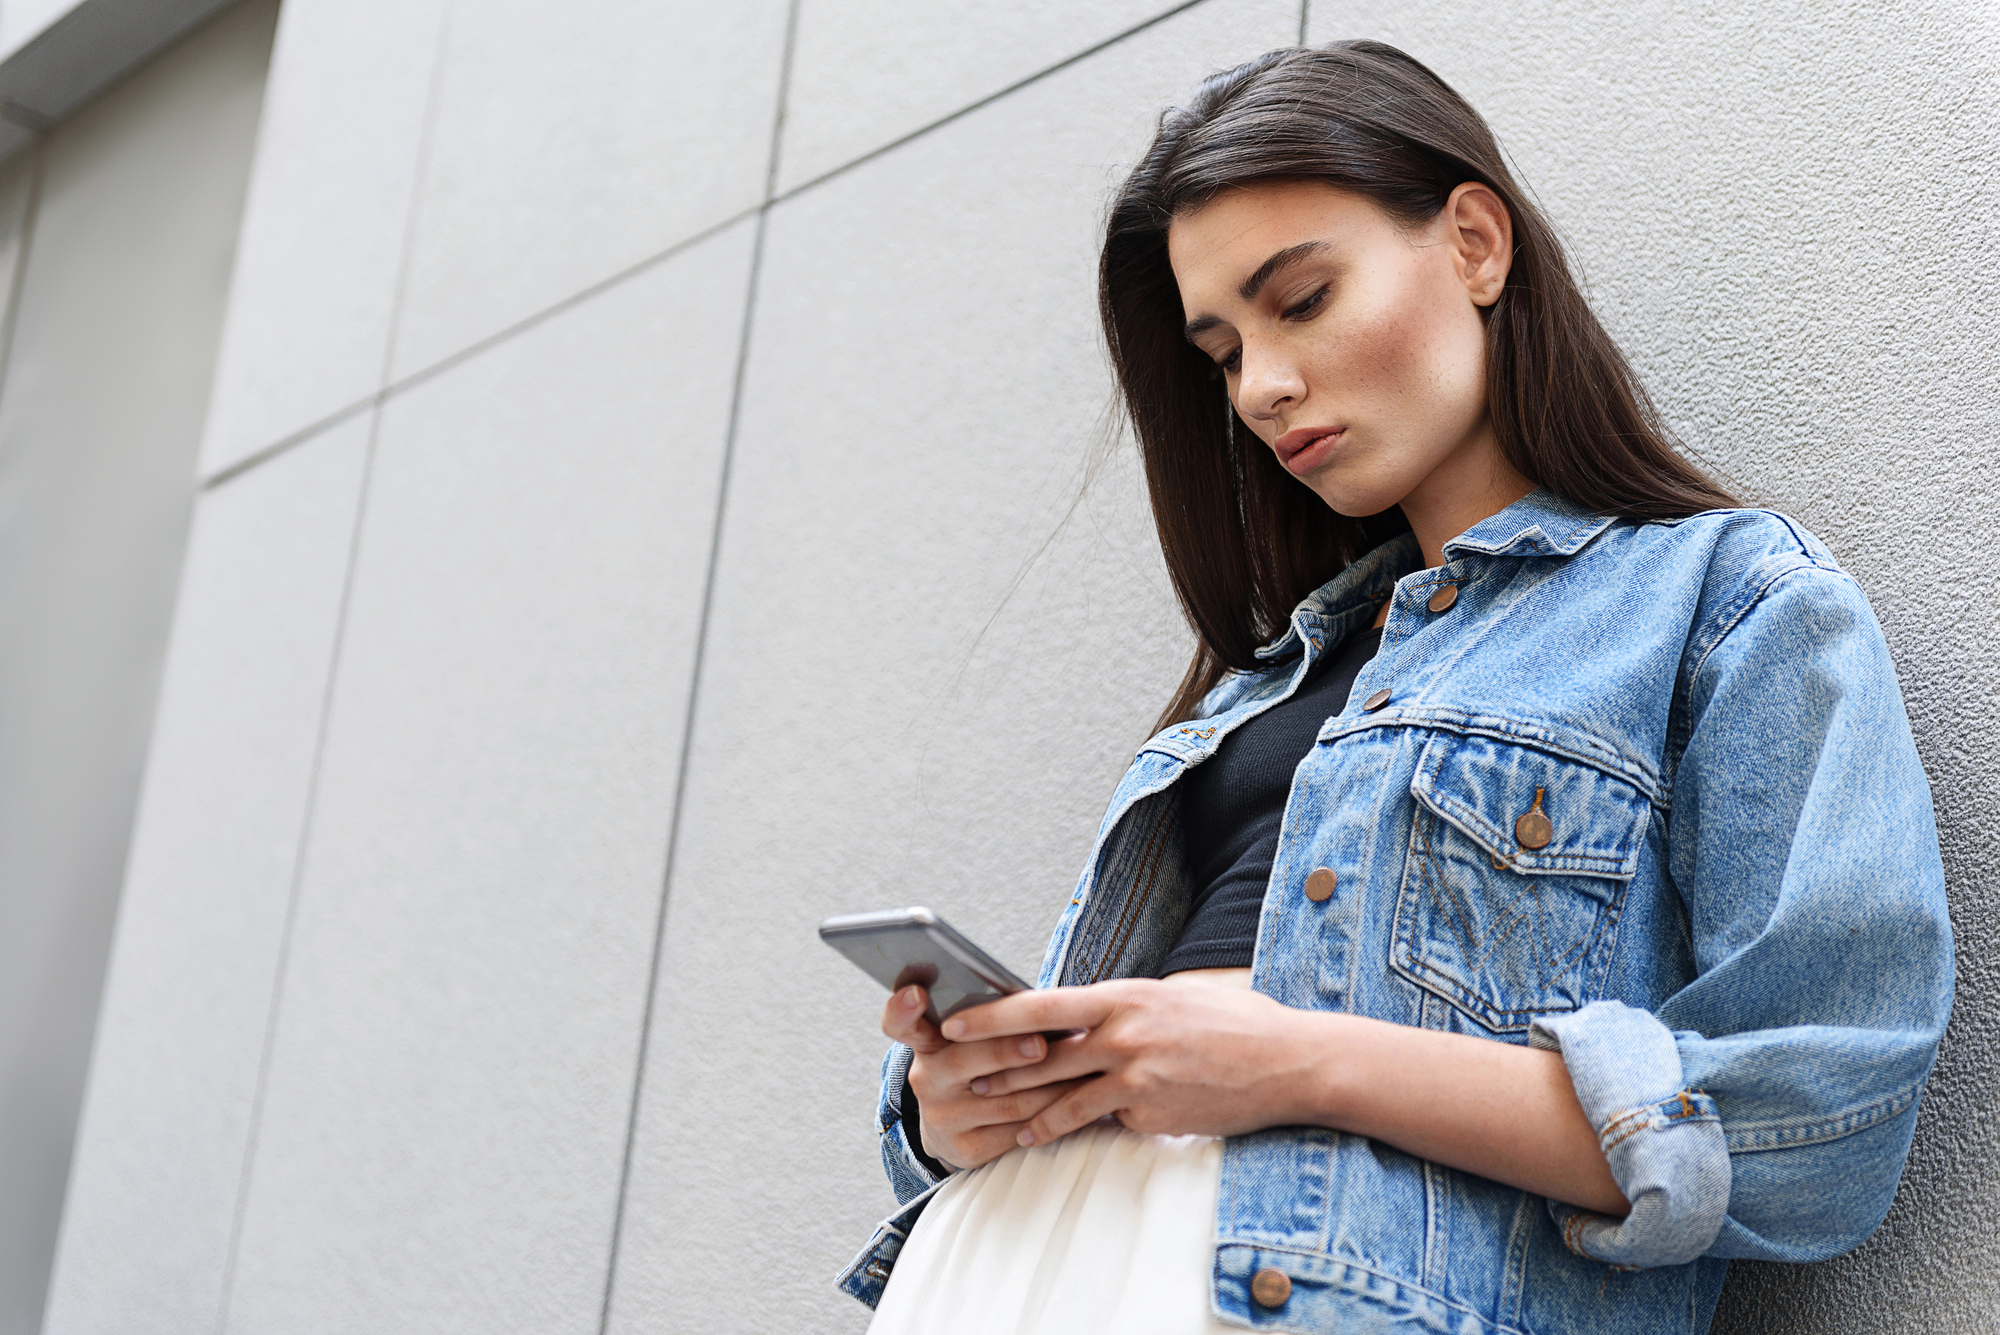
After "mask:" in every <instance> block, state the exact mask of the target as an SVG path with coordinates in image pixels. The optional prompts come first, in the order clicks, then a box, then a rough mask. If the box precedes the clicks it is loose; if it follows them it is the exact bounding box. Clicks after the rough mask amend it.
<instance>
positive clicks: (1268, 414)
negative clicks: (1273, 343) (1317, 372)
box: [1236, 347, 1306, 421]
mask: <svg viewBox="0 0 2000 1335" xmlns="http://www.w3.org/2000/svg"><path fill="white" fill-rule="evenodd" d="M1241 356H1242V358H1243V371H1242V374H1241V375H1240V376H1239V378H1238V379H1237V382H1236V399H1237V403H1238V405H1239V406H1240V407H1241V408H1242V410H1243V413H1244V415H1245V416H1246V417H1251V418H1255V419H1257V420H1259V421H1270V420H1271V419H1272V418H1274V417H1277V416H1278V415H1279V413H1281V412H1283V411H1285V410H1287V409H1290V408H1296V407H1297V406H1298V405H1299V403H1300V401H1302V400H1303V399H1304V398H1305V396H1306V386H1305V380H1304V378H1303V377H1301V376H1300V375H1299V373H1298V368H1297V367H1295V366H1293V365H1292V364H1291V362H1290V361H1289V360H1288V359H1286V358H1282V357H1274V356H1271V355H1270V354H1268V353H1262V354H1256V355H1253V354H1252V352H1251V350H1250V349H1249V348H1247V347H1246V348H1244V349H1243V351H1242V353H1241Z"/></svg>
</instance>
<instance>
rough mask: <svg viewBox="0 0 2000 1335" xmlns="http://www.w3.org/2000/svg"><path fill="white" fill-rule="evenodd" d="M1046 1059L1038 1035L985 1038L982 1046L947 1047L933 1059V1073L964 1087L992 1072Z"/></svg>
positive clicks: (1045, 1044) (1045, 1042) (1043, 1041)
mask: <svg viewBox="0 0 2000 1335" xmlns="http://www.w3.org/2000/svg"><path fill="white" fill-rule="evenodd" d="M1048 1055H1049V1041H1048V1040H1047V1039H1045V1038H1043V1037H1042V1036H1041V1035H1040V1034H1019V1035H1010V1036H1008V1037H1006V1038H989V1039H987V1040H986V1041H985V1042H983V1043H950V1044H947V1045H946V1050H945V1051H944V1052H941V1053H939V1054H938V1055H937V1060H936V1062H935V1063H934V1065H935V1066H936V1068H937V1070H938V1071H939V1072H940V1073H942V1074H944V1075H946V1076H948V1077H949V1078H950V1079H954V1080H956V1081H958V1082H959V1083H960V1084H967V1083H970V1082H971V1081H973V1080H977V1079H980V1078H982V1077H985V1076H989V1075H992V1074H993V1073H994V1072H995V1071H1009V1070H1012V1069H1014V1068H1015V1067H1017V1066H1033V1065H1034V1064H1035V1063H1036V1062H1038V1061H1041V1060H1042V1059H1043V1058H1044V1057H1047V1056H1048ZM1030 1083H1032V1084H1037V1085H1042V1084H1047V1083H1048V1082H1047V1081H1046V1080H1035V1081H1031V1082H1030Z"/></svg>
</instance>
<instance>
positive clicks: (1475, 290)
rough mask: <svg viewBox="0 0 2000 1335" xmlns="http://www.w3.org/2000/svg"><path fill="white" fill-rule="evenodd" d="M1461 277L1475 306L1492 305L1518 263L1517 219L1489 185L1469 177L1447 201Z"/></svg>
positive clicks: (1451, 237)
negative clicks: (1515, 220) (1515, 250)
mask: <svg viewBox="0 0 2000 1335" xmlns="http://www.w3.org/2000/svg"><path fill="white" fill-rule="evenodd" d="M1443 213H1444V221H1445V224H1446V226H1447V227H1448V228H1449V229H1450V241H1451V245H1452V247H1453V251H1454V258H1455V260H1456V264H1457V268H1458V277H1459V281H1460V282H1462V283H1464V284H1465V290H1466V293H1467V294H1468V295H1469V296H1470V297H1471V298H1472V302H1473V304H1474V305H1475V306H1491V305H1492V304H1493V303H1494V302H1496V301H1498V300H1500V291H1501V289H1502V288H1504V287H1506V286H1507V271H1508V270H1509V269H1511V268H1513V266H1514V219H1513V217H1512V216H1511V215H1510V214H1509V213H1508V212H1507V206H1506V205H1505V204H1503V203H1502V202H1501V201H1500V196H1498V195H1496V194H1494V193H1493V190H1492V188H1491V187H1489V186H1485V185H1482V184H1480V183H1479V182H1478V181H1467V182H1466V183H1465V184H1464V185H1461V186H1459V187H1458V188H1457V189H1456V190H1453V191H1452V192H1451V196H1450V197H1449V198H1448V199H1446V200H1445V202H1444V210H1443Z"/></svg>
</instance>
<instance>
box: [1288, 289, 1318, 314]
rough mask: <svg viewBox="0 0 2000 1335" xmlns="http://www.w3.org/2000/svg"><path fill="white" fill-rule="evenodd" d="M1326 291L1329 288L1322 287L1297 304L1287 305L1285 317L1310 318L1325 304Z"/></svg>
mask: <svg viewBox="0 0 2000 1335" xmlns="http://www.w3.org/2000/svg"><path fill="white" fill-rule="evenodd" d="M1326 292H1327V290H1326V289H1325V288H1323V287H1322V288H1320V289H1319V290H1318V291H1317V292H1314V293H1313V294H1312V295H1311V296H1309V297H1307V298H1306V299H1305V300H1304V301H1301V302H1299V303H1298V304H1297V305H1294V306H1287V307H1286V308H1285V318H1286V319H1287V320H1304V319H1307V318H1309V317H1310V316H1311V315H1313V313H1314V312H1316V311H1318V310H1319V308H1320V307H1321V306H1322V305H1324V304H1325V302H1326Z"/></svg>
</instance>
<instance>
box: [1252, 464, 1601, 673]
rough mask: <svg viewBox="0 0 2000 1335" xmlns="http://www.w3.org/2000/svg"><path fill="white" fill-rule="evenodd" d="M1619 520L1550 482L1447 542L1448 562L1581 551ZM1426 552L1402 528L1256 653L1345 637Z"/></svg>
mask: <svg viewBox="0 0 2000 1335" xmlns="http://www.w3.org/2000/svg"><path fill="white" fill-rule="evenodd" d="M1617 522H1618V518H1617V516H1615V515H1600V514H1592V513H1591V512H1590V511H1588V510H1586V509H1584V508H1583V507H1581V506H1579V505H1574V504H1572V503H1570V502H1569V501H1566V500H1564V499H1563V498H1562V497H1560V496H1558V495H1556V494H1555V493H1554V492H1552V491H1550V490H1549V489H1548V488H1546V487H1537V488H1536V489H1535V490H1533V491H1531V492H1529V493H1528V494H1527V495H1526V496H1523V497H1522V498H1521V499H1520V500H1518V501H1515V502H1514V503H1513V504H1512V505H1510V506H1508V507H1507V508H1506V509H1504V510H1502V511H1500V512H1499V513H1497V514H1491V515H1488V516H1487V517H1486V518H1484V519H1482V520H1480V521H1479V522H1478V523H1476V524H1474V525H1473V526H1472V527H1471V528H1469V529H1467V530H1465V532H1463V533H1461V534H1459V535H1458V536H1457V537H1455V538H1452V539H1451V540H1450V541H1448V542H1446V543H1445V545H1444V555H1445V560H1447V561H1449V560H1451V559H1452V558H1453V557H1455V556H1458V555H1461V554H1463V553H1467V552H1477V553H1479V554H1481V555H1485V556H1575V555H1576V554H1577V553H1578V552H1580V551H1582V550H1583V548H1584V546H1585V545H1586V544H1588V543H1589V542H1590V540H1591V539H1592V538H1594V537H1596V536H1597V535H1598V534H1600V533H1602V532H1604V530H1605V529H1607V528H1610V527H1611V526H1612V525H1613V524H1615V523H1617ZM1422 564H1423V556H1422V554H1421V553H1420V552H1419V551H1418V550H1417V540H1416V539H1415V538H1414V537H1412V536H1410V535H1409V534H1408V533H1403V534H1398V535H1397V536H1396V537H1394V538H1392V539H1390V540H1389V541H1388V542H1385V543H1383V544H1382V545H1381V546H1380V547H1377V548H1376V549H1375V550H1374V551H1372V552H1369V553H1368V554H1367V555H1366V556H1364V557H1362V558H1361V559H1360V560H1358V561H1356V562H1355V563H1354V564H1353V565H1351V566H1349V567H1347V569H1345V570H1343V571H1341V572H1340V573H1339V574H1338V575H1335V576H1334V577H1333V578H1332V579H1330V580H1328V581H1327V582H1326V583H1324V584H1322V585H1320V586H1319V587H1318V588H1317V589H1314V590H1313V591H1312V592H1311V593H1309V594H1307V595H1306V596H1305V599H1304V601H1302V602H1301V603H1300V604H1299V605H1298V606H1297V607H1296V608H1294V609H1293V610H1292V620H1291V625H1289V626H1287V627H1286V628H1285V633H1284V634H1283V635H1281V636H1280V637H1278V638H1277V639H1275V640H1273V641H1271V643H1269V644H1267V645H1265V646H1264V647H1263V648H1261V649H1259V650H1258V651H1257V657H1258V658H1260V659H1262V660H1264V661H1265V662H1267V663H1268V662H1272V661H1273V660H1277V659H1283V658H1289V657H1290V656H1291V655H1293V654H1295V653H1297V652H1298V651H1299V642H1300V640H1301V639H1303V638H1306V637H1309V636H1316V637H1318V638H1320V639H1321V640H1322V642H1324V641H1326V640H1339V639H1341V638H1344V637H1345V636H1346V635H1347V633H1348V632H1349V631H1351V630H1352V629H1353V628H1354V618H1355V617H1356V616H1357V615H1358V614H1359V613H1360V611H1361V609H1363V608H1366V609H1368V610H1369V611H1370V612H1372V611H1373V610H1374V608H1375V605H1376V604H1377V603H1379V602H1380V601H1381V600H1382V599H1384V598H1386V597H1388V596H1389V593H1390V591H1391V590H1392V589H1394V588H1395V586H1396V581H1397V580H1399V579H1401V578H1402V577H1403V576H1404V575H1407V574H1409V573H1411V572H1412V571H1414V570H1417V569H1418V568H1419V567H1421V566H1422Z"/></svg>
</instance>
